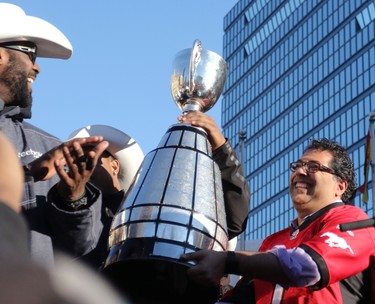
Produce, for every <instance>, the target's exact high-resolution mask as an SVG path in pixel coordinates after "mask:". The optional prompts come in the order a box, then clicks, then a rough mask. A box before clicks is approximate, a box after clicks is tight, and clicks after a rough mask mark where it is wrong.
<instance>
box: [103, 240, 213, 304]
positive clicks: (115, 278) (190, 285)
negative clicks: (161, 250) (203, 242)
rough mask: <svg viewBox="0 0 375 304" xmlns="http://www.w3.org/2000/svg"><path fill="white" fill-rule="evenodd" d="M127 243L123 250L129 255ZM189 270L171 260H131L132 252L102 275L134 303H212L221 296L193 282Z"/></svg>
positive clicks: (150, 258)
mask: <svg viewBox="0 0 375 304" xmlns="http://www.w3.org/2000/svg"><path fill="white" fill-rule="evenodd" d="M127 243H128V244H127V250H125V251H127V252H128V253H129V242H127ZM134 245H135V244H134ZM138 245H139V244H138ZM130 247H132V246H130ZM137 247H138V246H137ZM138 248H139V247H138ZM118 249H119V251H120V252H121V253H124V251H122V250H121V248H118ZM121 253H120V255H122V254H121ZM115 255H116V254H115ZM126 255H127V254H126ZM190 267H191V265H190V264H187V263H182V262H179V261H178V260H174V259H170V258H163V257H145V256H143V257H134V252H133V254H130V255H129V256H128V258H126V257H124V256H122V257H121V258H120V259H119V260H117V261H114V262H113V263H111V264H110V265H108V266H106V267H105V268H104V269H103V270H102V272H103V274H104V276H105V277H107V278H108V280H109V281H110V282H111V283H112V284H113V285H114V286H115V288H117V289H118V291H119V292H121V293H122V294H124V296H125V297H126V298H127V299H129V300H130V303H133V304H162V303H163V304H168V303H171V304H172V303H173V304H176V303H179V304H183V303H186V304H187V303H189V304H191V303H202V304H203V303H207V304H211V303H215V302H216V301H217V300H218V299H219V296H220V290H219V288H217V287H207V286H203V285H200V284H197V283H195V282H194V281H192V280H191V279H190V278H189V277H188V275H187V273H186V272H187V270H188V269H189V268H190Z"/></svg>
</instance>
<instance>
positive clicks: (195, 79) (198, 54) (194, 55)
mask: <svg viewBox="0 0 375 304" xmlns="http://www.w3.org/2000/svg"><path fill="white" fill-rule="evenodd" d="M226 77H227V63H226V62H225V60H224V59H223V58H222V57H221V56H219V55H218V54H216V53H214V52H212V51H209V50H205V49H202V47H201V42H200V41H199V40H196V41H195V42H194V45H193V47H192V48H191V49H185V50H182V51H180V52H179V53H177V55H176V56H175V58H174V61H173V64H172V76H171V83H170V86H171V91H172V97H173V100H174V101H175V103H176V104H177V106H178V107H179V108H180V109H181V111H182V112H185V111H192V110H199V111H201V112H206V111H208V110H209V109H211V108H212V107H213V106H214V104H215V103H216V101H217V100H218V99H219V97H220V95H221V93H222V91H223V89H224V84H225V80H226Z"/></svg>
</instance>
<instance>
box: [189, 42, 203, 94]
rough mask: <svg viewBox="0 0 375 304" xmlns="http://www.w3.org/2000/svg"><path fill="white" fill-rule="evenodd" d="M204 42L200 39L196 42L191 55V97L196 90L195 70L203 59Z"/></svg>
mask: <svg viewBox="0 0 375 304" xmlns="http://www.w3.org/2000/svg"><path fill="white" fill-rule="evenodd" d="M201 53H202V42H201V41H200V40H198V39H196V40H195V41H194V45H193V48H192V49H191V54H190V68H189V95H190V96H189V97H191V96H193V92H194V90H195V81H194V79H195V68H196V66H197V65H198V63H199V61H200V59H201Z"/></svg>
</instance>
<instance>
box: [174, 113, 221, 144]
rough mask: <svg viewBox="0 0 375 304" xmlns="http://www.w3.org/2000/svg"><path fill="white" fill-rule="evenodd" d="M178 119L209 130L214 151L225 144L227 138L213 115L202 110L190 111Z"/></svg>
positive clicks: (208, 134) (209, 138)
mask: <svg viewBox="0 0 375 304" xmlns="http://www.w3.org/2000/svg"><path fill="white" fill-rule="evenodd" d="M177 119H178V120H179V121H180V122H182V123H187V124H191V125H192V126H195V127H200V128H202V129H204V130H205V131H206V132H207V136H208V140H209V141H210V144H211V146H212V151H215V150H216V149H218V148H219V147H221V146H222V145H223V144H225V141H226V139H225V137H224V135H223V133H222V132H221V130H220V129H219V127H218V125H217V124H216V122H215V120H214V119H213V118H212V117H211V116H209V115H207V114H205V113H202V112H200V111H190V112H186V113H184V114H183V115H180V116H178V118H177Z"/></svg>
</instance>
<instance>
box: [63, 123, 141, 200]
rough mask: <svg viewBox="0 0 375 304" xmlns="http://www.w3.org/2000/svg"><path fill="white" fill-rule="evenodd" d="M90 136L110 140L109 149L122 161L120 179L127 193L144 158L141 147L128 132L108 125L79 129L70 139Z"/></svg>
mask: <svg viewBox="0 0 375 304" xmlns="http://www.w3.org/2000/svg"><path fill="white" fill-rule="evenodd" d="M89 136H103V138H104V140H106V141H108V142H109V146H108V148H107V151H108V152H109V153H111V155H113V156H114V157H115V158H116V159H117V160H118V161H119V163H120V172H119V180H120V183H121V186H122V189H123V190H124V191H125V193H126V192H127V191H128V189H129V187H130V186H131V184H132V182H133V179H134V176H135V175H136V173H137V171H138V169H139V167H140V165H141V164H142V161H143V158H144V154H143V152H142V149H141V147H140V146H139V145H138V144H137V142H136V141H135V140H134V139H133V138H131V137H130V136H129V135H127V134H126V133H124V132H122V131H120V130H118V129H116V128H113V127H110V126H106V125H91V126H86V127H84V128H82V129H77V130H75V131H74V132H73V133H72V134H70V136H69V139H73V138H79V137H89Z"/></svg>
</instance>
